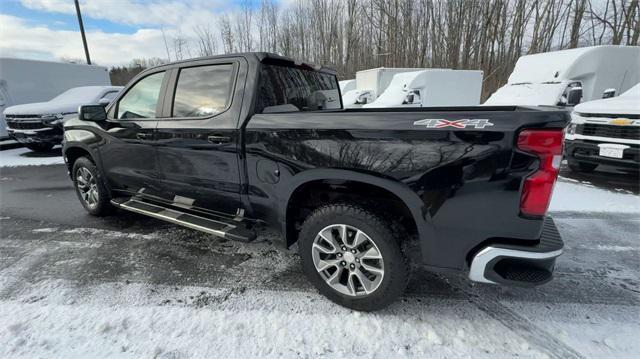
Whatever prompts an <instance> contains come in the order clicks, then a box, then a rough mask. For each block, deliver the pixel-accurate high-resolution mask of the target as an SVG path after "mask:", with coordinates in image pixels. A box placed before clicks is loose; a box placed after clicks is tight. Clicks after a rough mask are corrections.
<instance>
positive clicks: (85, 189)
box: [76, 167, 98, 208]
mask: <svg viewBox="0 0 640 359" xmlns="http://www.w3.org/2000/svg"><path fill="white" fill-rule="evenodd" d="M76 187H77V189H78V193H80V198H82V200H83V201H84V203H85V204H86V205H87V206H89V207H90V208H95V207H96V206H97V205H98V184H97V182H96V178H95V176H94V175H93V174H91V171H89V169H88V168H86V167H80V168H78V171H77V172H76Z"/></svg>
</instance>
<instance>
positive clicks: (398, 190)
mask: <svg viewBox="0 0 640 359" xmlns="http://www.w3.org/2000/svg"><path fill="white" fill-rule="evenodd" d="M283 187H284V188H286V189H287V190H286V192H285V193H284V195H283V197H282V198H284V199H285V200H284V201H282V202H281V203H282V205H281V206H282V207H281V208H280V213H281V219H280V220H281V226H282V232H283V235H284V237H285V242H286V245H287V247H289V246H291V245H293V244H294V243H296V242H297V240H298V232H299V230H298V228H297V227H298V225H299V224H300V220H301V219H303V218H305V217H306V214H305V213H304V211H303V210H301V208H300V207H299V204H300V203H301V202H302V203H308V202H306V201H307V200H309V199H311V201H313V200H315V199H314V198H313V197H314V196H317V195H318V193H317V192H318V190H319V191H320V192H321V193H324V191H326V190H327V189H331V190H334V189H336V188H339V190H338V192H337V193H338V195H340V196H345V197H347V198H349V197H353V196H359V198H362V197H363V195H365V197H369V195H371V198H370V199H371V200H370V201H369V202H376V200H378V201H379V200H391V201H387V203H386V207H387V208H391V210H393V211H396V212H398V211H399V212H400V215H402V216H403V218H405V217H406V220H407V221H408V222H407V223H409V226H413V228H407V230H408V231H410V232H411V231H413V232H415V235H416V236H418V238H426V237H428V236H429V234H430V233H432V229H431V225H430V223H428V221H429V219H428V218H427V216H426V214H427V211H426V207H425V205H424V203H423V202H422V200H421V199H420V198H419V197H418V195H417V194H416V193H415V192H413V191H412V190H411V189H410V188H408V187H407V186H406V185H405V184H403V183H401V182H398V181H395V180H392V179H388V178H384V177H379V176H375V175H372V174H368V173H361V172H355V171H348V170H340V169H331V170H327V169H317V170H309V171H305V172H303V173H301V174H299V175H297V176H294V177H292V180H291V181H287V183H286V184H284V186H283ZM327 193H331V192H327ZM327 202H329V201H327ZM325 203H326V202H325ZM321 204H322V199H320V201H319V202H318V205H321Z"/></svg>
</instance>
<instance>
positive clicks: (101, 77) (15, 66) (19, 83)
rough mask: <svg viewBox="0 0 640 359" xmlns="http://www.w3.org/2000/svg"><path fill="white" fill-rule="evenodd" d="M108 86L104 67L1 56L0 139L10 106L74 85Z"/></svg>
mask: <svg viewBox="0 0 640 359" xmlns="http://www.w3.org/2000/svg"><path fill="white" fill-rule="evenodd" d="M108 85H111V80H110V79H109V70H108V69H107V68H106V67H102V66H95V65H79V64H71V63H63V62H50V61H37V60H26V59H14V58H5V57H0V138H5V137H7V127H6V123H5V120H4V109H5V108H7V107H9V106H13V105H21V104H24V103H32V102H44V101H48V100H51V99H52V98H54V97H56V96H57V95H59V94H61V93H62V92H64V91H66V90H68V89H70V88H73V87H78V86H108Z"/></svg>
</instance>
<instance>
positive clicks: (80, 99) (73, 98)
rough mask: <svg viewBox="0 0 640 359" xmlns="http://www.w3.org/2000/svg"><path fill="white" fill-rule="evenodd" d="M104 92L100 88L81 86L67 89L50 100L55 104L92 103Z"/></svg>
mask: <svg viewBox="0 0 640 359" xmlns="http://www.w3.org/2000/svg"><path fill="white" fill-rule="evenodd" d="M103 91H104V89H103V88H102V87H100V86H82V87H74V88H72V89H69V90H67V91H65V92H63V93H61V94H60V95H58V96H56V97H54V98H53V99H51V102H57V103H92V102H97V101H98V100H99V98H98V96H100V94H101V93H102V92H103Z"/></svg>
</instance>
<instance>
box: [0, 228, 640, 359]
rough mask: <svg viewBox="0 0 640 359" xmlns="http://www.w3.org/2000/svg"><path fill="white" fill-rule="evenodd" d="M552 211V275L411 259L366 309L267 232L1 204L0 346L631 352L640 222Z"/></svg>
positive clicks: (32, 349) (532, 354)
mask: <svg viewBox="0 0 640 359" xmlns="http://www.w3.org/2000/svg"><path fill="white" fill-rule="evenodd" d="M557 222H558V225H559V229H560V231H561V233H562V235H563V237H564V238H565V240H566V242H567V248H566V253H565V254H564V255H563V256H562V257H560V261H559V263H558V266H557V275H556V279H555V280H554V281H553V282H551V283H549V284H548V285H546V286H543V287H540V288H536V289H521V288H506V287H497V286H490V285H478V284H473V283H470V282H468V281H467V280H466V279H465V278H464V277H458V276H442V275H434V274H430V273H428V272H425V271H422V270H420V269H417V272H416V274H415V275H414V277H413V279H412V281H411V283H410V284H409V288H408V292H407V295H406V296H405V297H404V298H403V299H402V300H401V301H398V302H397V303H395V304H393V305H392V306H391V307H389V308H388V309H385V310H383V311H380V312H376V313H358V312H354V311H351V310H348V309H345V308H342V307H339V306H337V305H335V304H333V303H331V302H329V301H328V300H327V299H325V298H324V297H322V296H321V295H320V294H318V292H317V291H316V290H315V289H314V288H313V287H311V285H310V284H309V283H307V281H306V280H305V279H304V276H303V274H302V273H301V271H300V267H299V262H298V257H297V255H296V254H295V252H294V251H284V250H280V249H276V248H275V247H274V245H273V244H272V237H271V236H272V235H269V234H264V235H263V236H261V238H260V239H259V241H258V242H257V243H253V244H249V245H247V244H242V243H236V242H224V241H220V240H216V239H214V238H212V237H209V236H207V235H205V234H200V233H197V232H194V231H190V230H188V229H182V228H177V227H174V226H171V225H165V224H163V223H159V222H153V223H155V224H156V225H155V226H153V225H144V226H141V227H134V228H128V229H124V230H122V231H117V230H104V229H91V228H83V227H73V226H64V225H55V226H54V225H51V224H49V223H42V222H40V221H31V220H21V219H13V218H6V217H4V218H3V219H1V220H0V223H1V224H2V225H3V226H5V230H3V232H2V238H0V357H2V358H13V357H24V358H27V357H29V358H30V357H65V358H87V357H91V358H93V357H98V358H100V357H122V358H139V357H158V358H189V357H199V358H202V357H225V358H226V357H230V358H235V357H285V358H298V357H328V358H343V357H354V356H357V357H367V358H368V357H372V358H389V357H419V358H426V357H433V358H453V357H474V358H475V357H487V358H488V357H492V358H493V357H499V358H507V357H514V356H518V357H524V358H549V357H558V358H560V357H561V358H579V357H610V358H632V357H634V355H635V354H637V353H638V351H640V344H639V343H638V342H637V340H636V337H637V335H638V333H640V314H639V313H640V310H639V308H640V296H639V295H638V291H637V288H638V285H640V269H639V268H638V255H639V254H640V243H639V242H638V241H637V238H636V237H637V236H635V234H637V233H636V232H635V230H636V229H637V226H638V224H640V221H639V220H620V221H619V220H615V221H614V222H613V223H610V222H607V221H603V220H598V219H592V218H585V219H562V218H560V219H558V220H557ZM158 224H159V225H158ZM612 226H613V227H615V229H616V235H615V236H614V237H610V238H607V237H603V235H605V236H606V234H607V233H608V232H610V231H611V229H612ZM149 227H151V228H152V231H151V232H144V233H142V232H140V229H141V228H145V229H146V228H149ZM585 233H589V234H592V235H591V236H587V237H585ZM616 246H619V247H624V248H626V249H625V250H624V251H619V250H614V249H615V247H616Z"/></svg>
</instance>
